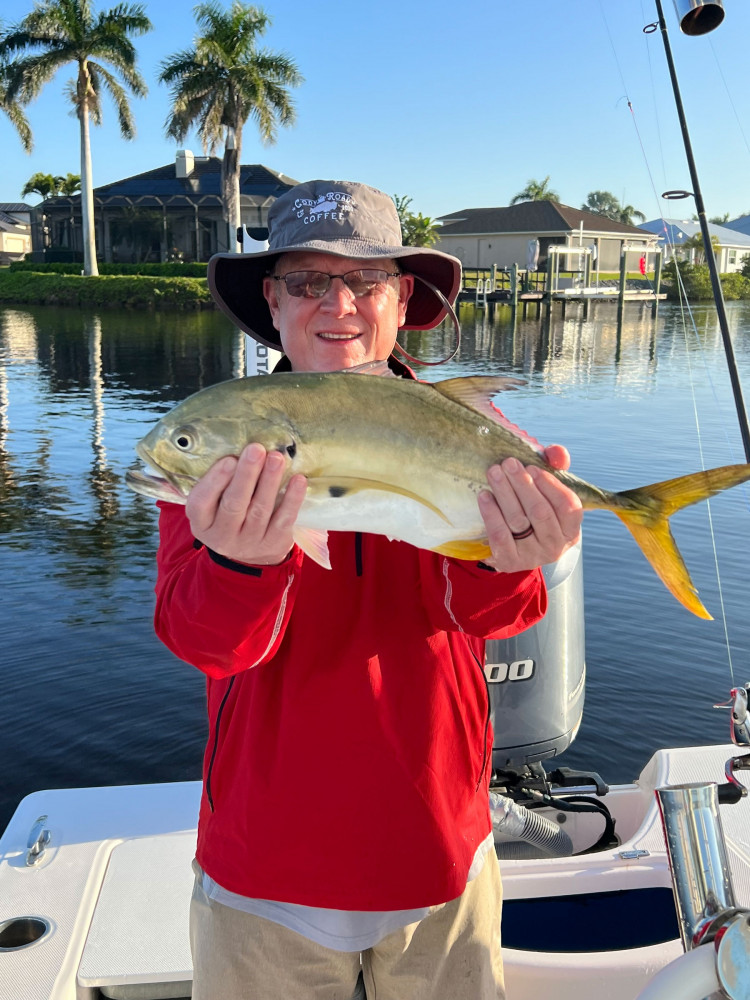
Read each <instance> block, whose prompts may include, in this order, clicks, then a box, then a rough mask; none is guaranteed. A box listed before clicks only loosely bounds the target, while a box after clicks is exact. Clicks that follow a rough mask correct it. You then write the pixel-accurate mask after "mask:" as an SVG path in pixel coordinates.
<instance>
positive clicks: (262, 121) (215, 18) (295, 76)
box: [159, 0, 302, 249]
mask: <svg viewBox="0 0 750 1000" xmlns="http://www.w3.org/2000/svg"><path fill="white" fill-rule="evenodd" d="M195 18H196V21H197V23H198V28H199V31H200V34H199V35H198V37H197V38H196V39H195V48H193V49H188V50H183V51H181V52H176V53H175V54H174V55H172V56H170V57H169V58H168V59H166V60H165V61H164V62H163V63H162V65H161V76H160V77H159V80H160V82H161V83H165V84H167V85H169V86H170V87H171V98H172V110H171V112H170V115H169V117H168V118H167V121H166V125H165V127H166V132H167V135H168V136H170V137H171V138H173V139H175V140H176V141H177V142H180V143H181V142H184V140H185V138H186V136H187V134H188V132H189V131H190V129H191V128H194V127H196V126H197V131H198V136H199V138H200V140H201V142H202V144H203V150H204V152H208V153H211V154H213V152H214V151H215V149H216V147H217V146H218V145H219V144H223V146H224V156H223V159H222V164H221V187H222V202H223V205H224V217H225V219H226V221H227V226H228V233H229V247H230V249H234V248H236V246H237V236H236V233H237V229H238V227H239V226H240V225H241V222H242V220H241V215H240V164H241V162H242V130H243V128H244V127H245V124H246V122H247V120H248V119H249V118H252V119H254V121H255V123H256V125H257V126H258V130H259V132H260V137H261V141H262V142H264V143H272V142H274V141H275V140H276V136H277V133H278V128H279V126H287V125H292V124H293V122H294V120H295V111H294V105H293V103H292V100H291V98H290V96H289V93H288V89H287V88H289V87H297V86H299V84H300V83H302V76H301V75H300V73H299V72H298V70H297V67H296V65H295V63H294V61H293V60H292V59H290V58H289V57H288V56H285V55H282V54H279V53H274V52H269V51H267V50H266V49H259V48H258V47H257V41H256V40H257V38H258V37H259V36H260V35H263V34H264V33H265V31H266V28H267V27H268V26H269V25H270V24H271V18H270V17H269V16H268V14H266V13H265V11H264V10H262V9H261V8H260V7H252V6H249V5H246V4H244V3H242V2H241V0H233V2H232V6H231V9H230V10H229V11H225V10H223V9H222V8H221V7H220V6H219V5H218V4H217V3H202V4H199V5H198V6H197V7H196V8H195Z"/></svg>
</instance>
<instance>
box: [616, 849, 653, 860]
mask: <svg viewBox="0 0 750 1000" xmlns="http://www.w3.org/2000/svg"><path fill="white" fill-rule="evenodd" d="M617 856H618V857H620V858H622V860H623V861H637V860H638V858H648V857H650V856H651V851H644V850H637V851H618V855H617Z"/></svg>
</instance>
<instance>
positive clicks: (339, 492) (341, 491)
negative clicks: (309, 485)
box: [328, 486, 349, 497]
mask: <svg viewBox="0 0 750 1000" xmlns="http://www.w3.org/2000/svg"><path fill="white" fill-rule="evenodd" d="M348 492H349V491H348V490H347V488H346V486H329V487H328V494H329V496H332V497H343V496H346V494H347V493H348Z"/></svg>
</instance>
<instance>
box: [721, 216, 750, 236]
mask: <svg viewBox="0 0 750 1000" xmlns="http://www.w3.org/2000/svg"><path fill="white" fill-rule="evenodd" d="M724 227H725V229H734V230H736V231H737V232H738V233H744V234H745V236H750V215H740V216H739V218H737V219H732V221H731V222H725V223H724Z"/></svg>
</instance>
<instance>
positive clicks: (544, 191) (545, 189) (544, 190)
mask: <svg viewBox="0 0 750 1000" xmlns="http://www.w3.org/2000/svg"><path fill="white" fill-rule="evenodd" d="M559 200H560V195H559V194H558V193H557V191H551V190H550V187H549V174H547V176H546V177H545V178H544V180H543V181H536V180H534V179H533V178H532V179H531V180H530V181H527V182H526V187H525V188H524V189H523V191H519V192H518V194H517V195H516V196H515V197H514V198H511V200H510V204H511V205H516V204H517V203H518V202H519V201H559Z"/></svg>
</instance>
